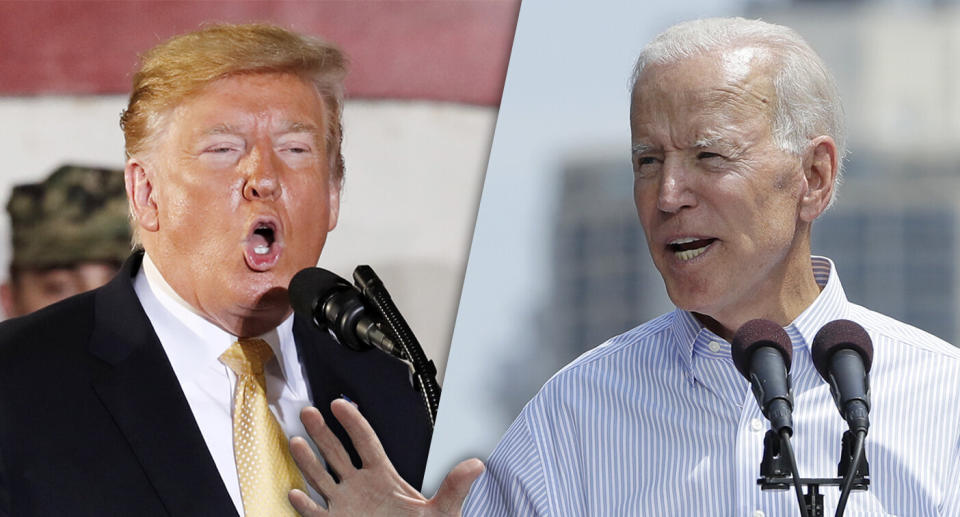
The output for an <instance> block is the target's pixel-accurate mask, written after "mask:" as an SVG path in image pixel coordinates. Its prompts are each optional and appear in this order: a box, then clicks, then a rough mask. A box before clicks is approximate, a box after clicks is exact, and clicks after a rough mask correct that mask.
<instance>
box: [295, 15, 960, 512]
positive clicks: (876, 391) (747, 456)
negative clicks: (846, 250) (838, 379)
mask: <svg viewBox="0 0 960 517" xmlns="http://www.w3.org/2000/svg"><path fill="white" fill-rule="evenodd" d="M631 101H632V102H631V109H630V127H631V136H632V141H631V143H632V158H633V171H634V184H633V187H634V200H635V202H636V208H637V215H638V216H639V219H640V224H641V226H642V227H643V229H644V232H645V235H646V240H647V244H648V247H649V250H650V254H651V256H652V257H653V262H654V264H655V265H656V267H657V269H658V271H659V272H660V274H661V276H662V277H663V280H664V283H665V285H666V289H667V292H668V294H669V296H670V298H671V300H672V301H673V303H674V304H675V305H676V307H677V308H676V310H674V311H672V312H670V313H668V314H665V315H663V316H660V317H658V318H655V319H653V320H651V321H649V322H647V323H644V324H642V325H640V326H638V327H636V328H634V329H632V330H629V331H627V332H625V333H624V334H621V335H619V336H616V337H614V338H612V339H610V340H609V341H607V342H606V343H604V344H603V345H601V346H599V347H597V348H595V349H594V350H592V351H590V352H587V353H586V354H584V355H583V356H581V357H580V358H578V359H577V360H575V361H574V362H573V363H571V364H569V365H568V366H566V367H565V368H564V369H563V370H561V371H560V372H558V373H557V374H556V375H554V376H553V378H551V379H550V380H549V381H547V383H546V384H545V385H544V386H543V388H542V389H541V390H540V392H539V393H538V394H537V395H536V396H535V397H534V398H533V400H531V401H530V403H529V404H527V406H526V407H525V408H524V409H523V411H522V412H521V414H520V415H519V417H517V419H516V420H515V421H514V423H513V425H512V426H511V427H510V429H509V430H508V431H507V433H506V435H505V436H504V438H503V439H502V440H501V442H500V444H499V445H498V446H497V448H496V449H495V450H494V452H493V453H492V454H491V456H490V458H489V460H488V463H487V471H486V472H485V473H484V474H483V475H482V477H480V478H479V480H478V481H477V482H476V483H475V484H474V485H473V487H472V489H471V492H470V495H469V497H468V498H467V502H466V505H465V506H464V508H463V513H464V514H465V515H468V516H483V517H499V516H503V517H506V516H518V515H523V516H532V515H536V516H551V517H566V516H574V515H575V516H586V515H593V516H598V515H611V516H635V515H636V516H639V515H656V516H691V515H754V516H756V517H763V516H787V515H798V513H799V512H798V506H799V504H798V499H797V498H795V493H794V492H793V491H792V490H761V488H760V487H759V486H758V485H757V478H758V477H759V474H760V464H761V459H762V454H763V451H764V448H765V446H764V442H765V436H766V433H765V432H766V431H767V429H768V427H769V426H770V424H769V423H768V422H767V419H766V418H765V417H764V414H763V413H762V412H761V409H760V408H759V407H758V404H757V403H756V401H755V400H754V397H753V395H752V394H751V389H750V384H749V383H748V382H747V380H746V379H745V378H744V377H743V376H742V375H741V373H740V372H739V371H738V367H737V366H735V364H734V361H733V359H732V357H731V351H732V348H733V347H732V345H731V341H732V339H731V338H732V337H733V336H734V334H735V332H736V331H737V329H739V328H741V326H743V325H744V324H745V323H746V322H748V321H750V320H753V319H755V318H762V319H765V320H768V321H767V325H768V328H769V329H771V330H775V331H777V332H779V333H780V334H782V339H783V341H781V343H783V342H785V343H784V344H783V345H782V346H783V347H784V349H790V350H792V357H793V360H792V367H791V370H790V371H791V374H792V378H793V401H794V404H793V408H794V419H793V422H794V426H793V431H794V433H793V437H792V443H793V444H794V448H795V450H796V460H797V463H798V472H799V475H800V477H801V478H807V479H809V478H829V477H833V476H834V475H835V474H836V473H837V468H838V467H837V465H838V463H839V462H840V461H841V437H842V436H843V433H844V430H845V429H846V428H847V425H846V423H845V422H844V421H843V419H842V418H841V416H840V415H839V414H838V412H837V409H836V407H835V404H834V400H833V397H832V396H831V387H830V385H829V384H828V383H827V382H826V381H825V380H824V378H822V377H821V375H820V374H819V373H818V371H817V368H816V367H815V365H814V360H813V357H812V356H813V354H812V353H811V348H812V345H813V343H814V342H815V336H817V335H818V334H819V332H820V330H821V329H822V328H823V327H824V326H825V325H827V324H828V323H830V322H833V321H835V320H840V319H846V320H851V321H853V322H856V323H857V324H859V325H860V326H862V328H863V329H865V331H866V333H867V335H869V337H870V339H871V340H872V343H873V352H872V357H873V363H872V364H873V367H872V370H871V371H870V393H869V399H870V402H871V404H870V406H871V408H872V411H871V412H870V415H869V420H870V421H871V424H870V434H869V436H868V437H867V439H866V449H865V451H866V459H867V461H868V464H869V469H868V473H869V479H870V484H869V489H868V490H866V491H858V492H855V493H854V494H853V495H851V496H850V497H849V499H848V500H847V505H846V509H847V515H910V516H921V515H922V516H957V515H960V413H958V412H957V406H958V405H960V351H958V350H957V349H956V348H954V347H952V346H951V345H949V344H947V343H945V342H943V341H941V340H940V339H937V338H936V337H934V336H931V335H929V334H927V333H925V332H923V331H921V330H919V329H916V328H913V327H911V326H909V325H906V324H903V323H900V322H897V321H894V320H893V319H891V318H888V317H886V316H883V315H880V314H877V313H875V312H873V311H870V310H868V309H866V308H864V307H861V306H858V305H856V304H853V303H850V302H849V301H848V300H847V299H846V297H845V295H844V293H843V288H842V286H841V284H840V276H839V273H838V271H837V269H838V268H836V267H835V266H834V264H833V262H832V261H830V260H829V259H827V258H825V257H814V256H811V246H810V232H811V228H812V225H813V222H814V220H816V219H817V218H818V217H819V216H820V215H821V214H822V213H823V212H824V210H826V208H827V206H828V205H829V204H830V203H831V201H832V199H833V198H834V192H835V190H836V184H837V178H838V176H839V171H840V163H841V158H842V156H843V154H844V151H843V148H844V144H843V142H844V138H843V128H842V116H841V111H840V103H839V97H838V95H837V89H836V87H835V86H834V82H833V79H832V77H831V76H830V74H829V73H828V72H827V70H826V67H825V66H824V64H823V63H822V61H821V60H820V58H819V57H818V56H817V55H816V54H815V53H814V51H813V50H812V49H811V48H810V47H809V46H808V45H807V44H806V42H805V41H803V39H802V38H801V37H800V36H799V35H797V34H796V33H795V32H794V31H793V30H791V29H789V28H787V27H782V26H777V25H772V24H768V23H764V22H761V21H756V20H744V19H741V18H733V19H707V20H696V21H691V22H685V23H681V24H679V25H676V26H674V27H671V28H669V29H667V30H666V31H665V32H664V33H662V34H661V35H659V36H658V37H657V38H656V39H654V41H653V42H651V43H650V44H649V45H648V46H647V47H646V48H645V49H644V50H643V51H642V52H641V55H640V57H639V59H638V60H637V66H636V68H635V73H634V81H633V87H632V91H631ZM848 323H849V322H848ZM841 324H842V325H844V326H847V324H843V323H841ZM781 328H782V330H781ZM834 328H835V327H834ZM847 328H850V327H847ZM765 339H766V338H765ZM778 339H779V338H778ZM846 351H847V352H849V350H846ZM788 363H789V361H788ZM861 380H862V378H861ZM781 400H782V399H781ZM838 404H839V403H838ZM341 411H342V413H343V414H342V415H341V419H342V420H347V421H349V422H350V428H351V429H353V430H355V435H356V436H355V440H354V441H355V443H369V442H371V441H372V440H371V438H370V436H369V435H370V433H371V430H370V429H369V428H364V426H363V425H362V420H361V419H360V413H361V412H362V408H361V411H360V412H357V411H355V410H353V409H352V408H349V407H343V408H341ZM440 432H443V430H442V429H440ZM325 434H326V432H324V433H318V435H319V436H318V438H320V440H319V441H320V443H323V444H330V445H328V446H327V447H321V452H326V451H327V449H328V448H332V449H336V447H337V446H336V444H335V443H334V441H333V440H331V439H329V438H328V437H325V436H324V435H325ZM773 436H774V440H772V441H774V442H776V441H777V440H776V436H777V435H776V434H774V435H773ZM293 447H294V456H295V457H296V458H297V459H298V461H299V463H300V464H301V465H303V467H304V469H305V471H307V472H310V473H311V475H310V476H308V477H309V479H311V480H312V481H313V482H314V483H315V484H316V486H317V487H318V488H319V490H320V492H322V493H324V494H326V495H328V497H330V498H332V499H333V500H334V504H333V508H334V509H338V508H339V509H341V510H343V513H338V512H335V511H334V512H329V513H328V512H325V511H324V510H322V509H319V508H317V507H313V506H311V504H310V502H309V501H307V500H306V499H305V498H304V497H302V496H301V495H299V494H298V495H297V496H296V504H297V508H299V509H301V510H302V511H303V513H304V514H305V515H307V516H310V517H314V516H322V515H349V514H350V513H351V512H350V509H349V508H348V504H353V503H355V504H357V506H356V507H357V508H361V509H362V511H361V512H359V513H362V514H363V515H368V516H369V515H390V516H401V515H459V514H460V505H459V501H456V500H454V499H452V498H444V499H443V500H442V504H436V501H426V500H423V499H422V498H419V499H416V504H413V503H410V502H409V500H410V499H411V498H412V497H411V496H410V495H409V492H410V490H409V489H408V488H407V487H403V486H402V482H400V481H399V477H398V476H395V475H392V473H391V472H390V471H389V469H387V468H385V467H383V466H382V463H381V465H380V466H379V468H380V470H382V471H384V475H381V476H375V475H374V472H373V470H374V469H369V470H368V471H367V472H364V470H363V469H361V470H360V471H357V472H353V471H352V470H351V469H349V468H346V467H343V468H340V469H339V470H338V472H341V474H342V475H341V477H342V478H343V479H345V480H346V481H341V482H340V483H339V484H337V483H334V482H333V481H332V480H331V479H330V478H329V476H326V475H324V472H323V471H322V470H319V469H316V468H314V467H313V462H312V461H311V460H312V458H311V456H310V452H309V451H308V450H307V449H306V448H305V444H304V443H303V442H301V441H300V440H299V439H295V441H294V443H293ZM770 452H771V454H776V455H777V458H781V456H780V450H779V448H776V449H773V448H772V449H771V450H770ZM329 454H330V453H328V455H329ZM361 454H366V455H368V456H374V454H373V453H372V452H370V451H361ZM784 455H785V453H784ZM848 461H849V460H848ZM477 470H478V469H477V467H476V463H475V462H473V463H465V464H461V465H460V466H458V467H456V468H455V469H454V471H453V472H452V473H451V475H450V476H448V479H447V482H448V483H453V484H457V483H462V482H463V481H464V480H465V479H469V478H470V476H472V475H476V472H477ZM354 479H356V480H357V482H356V483H353V484H352V486H351V487H349V488H352V489H353V490H355V491H357V492H361V493H362V492H363V491H364V490H369V489H368V488H367V487H369V486H371V485H373V484H374V482H375V481H374V480H376V481H377V482H378V483H379V485H378V488H377V490H376V492H378V493H382V494H391V493H394V494H403V498H396V499H395V500H392V501H387V500H386V499H388V498H387V497H383V498H381V499H380V500H378V503H379V504H377V505H375V506H374V505H371V504H370V503H369V501H370V500H371V499H372V497H371V496H370V495H366V497H363V498H360V500H356V501H353V500H351V497H350V496H351V495H352V493H351V491H350V490H348V487H347V486H345V485H346V484H349V483H350V482H351V481H352V480H354ZM398 485H399V487H398ZM821 494H822V495H823V500H822V505H823V509H824V510H825V513H820V514H819V515H835V512H838V507H839V506H841V501H840V500H841V498H840V491H839V490H837V487H836V486H824V487H822V488H821ZM839 514H842V510H841V511H839ZM810 515H813V514H810Z"/></svg>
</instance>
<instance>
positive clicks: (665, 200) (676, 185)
mask: <svg viewBox="0 0 960 517" xmlns="http://www.w3.org/2000/svg"><path fill="white" fill-rule="evenodd" d="M692 174H693V172H692V171H691V170H690V169H689V168H688V167H687V166H686V165H685V164H683V163H681V160H680V159H679V157H677V156H669V155H668V156H667V157H666V158H665V159H664V162H663V169H662V171H661V174H660V185H659V189H658V191H657V208H658V209H659V210H660V211H661V212H666V213H676V212H679V211H680V210H681V209H683V208H688V207H693V206H696V204H697V197H696V195H695V194H694V192H693V190H692V186H693V185H692V183H693V181H694V178H693V177H692Z"/></svg>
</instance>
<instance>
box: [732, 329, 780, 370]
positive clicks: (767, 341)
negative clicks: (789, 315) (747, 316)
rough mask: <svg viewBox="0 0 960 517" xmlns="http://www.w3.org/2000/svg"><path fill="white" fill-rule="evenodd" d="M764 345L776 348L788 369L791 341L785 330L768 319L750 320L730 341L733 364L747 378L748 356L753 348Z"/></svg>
mask: <svg viewBox="0 0 960 517" xmlns="http://www.w3.org/2000/svg"><path fill="white" fill-rule="evenodd" d="M764 346H769V347H772V348H775V349H777V350H778V351H779V352H780V355H782V356H783V364H784V366H786V367H787V371H789V370H790V360H791V359H792V358H793V343H791V341H790V336H788V335H787V331H786V330H783V327H781V326H780V325H777V324H776V323H774V322H772V321H770V320H765V319H755V320H750V321H748V322H746V323H744V324H743V325H742V326H741V327H740V328H739V329H738V330H737V332H736V334H734V335H733V343H731V352H732V354H733V364H734V365H736V367H737V370H739V371H740V374H741V375H743V376H744V377H746V378H747V379H750V356H751V355H753V351H754V350H756V349H757V348H760V347H764Z"/></svg>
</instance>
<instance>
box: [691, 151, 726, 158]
mask: <svg viewBox="0 0 960 517" xmlns="http://www.w3.org/2000/svg"><path fill="white" fill-rule="evenodd" d="M709 158H723V156H722V155H719V154H717V153H711V152H710V151H700V152H699V153H697V159H698V160H706V159H709Z"/></svg>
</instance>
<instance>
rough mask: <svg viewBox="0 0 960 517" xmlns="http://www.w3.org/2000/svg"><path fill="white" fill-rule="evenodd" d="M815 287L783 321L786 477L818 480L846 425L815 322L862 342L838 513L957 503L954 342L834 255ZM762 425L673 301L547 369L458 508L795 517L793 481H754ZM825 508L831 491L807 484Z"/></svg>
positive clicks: (915, 513)
mask: <svg viewBox="0 0 960 517" xmlns="http://www.w3.org/2000/svg"><path fill="white" fill-rule="evenodd" d="M812 266H813V272H814V276H815V277H816V279H817V283H818V284H819V285H820V286H821V287H822V288H823V290H822V291H821V292H820V295H819V296H818V297H817V299H816V300H815V301H814V302H813V304H811V305H810V306H809V307H808V308H807V309H806V310H805V311H803V313H801V314H800V315H799V316H798V317H797V318H796V319H795V320H794V321H793V322H792V323H791V324H790V325H788V326H787V327H786V328H785V330H786V331H787V334H788V335H789V336H790V339H791V341H792V343H793V364H792V367H791V375H792V377H793V393H794V397H795V399H794V409H793V421H794V430H795V432H794V435H793V438H792V440H791V441H792V443H793V447H794V450H795V451H796V458H797V463H798V467H799V472H800V476H801V477H806V478H811V477H823V478H827V477H833V476H835V475H836V474H837V462H838V461H839V459H840V438H841V436H842V434H843V431H844V430H845V429H846V427H847V426H846V424H845V423H844V422H843V420H842V419H841V417H840V414H839V412H838V411H837V408H836V406H835V405H834V402H833V399H832V397H831V396H830V389H829V386H828V385H827V383H826V382H825V381H824V380H823V379H822V378H821V377H820V375H819V374H818V373H817V372H816V369H815V368H814V365H813V361H812V359H811V356H810V344H811V343H812V341H813V338H814V336H815V335H816V333H817V332H818V331H819V330H820V328H821V327H822V326H823V325H824V324H825V323H827V322H829V321H832V320H835V319H840V318H845V319H850V320H853V321H856V322H858V323H860V324H861V325H863V327H864V328H865V329H866V330H867V332H868V333H869V335H870V337H871V339H872V340H873V347H874V357H873V368H872V370H871V371H870V385H871V386H870V389H871V394H870V398H871V403H872V404H871V408H870V421H871V427H870V434H868V435H867V439H866V458H867V461H868V462H869V465H870V488H869V490H868V491H866V492H853V493H852V494H851V495H850V499H849V500H848V503H847V511H846V513H845V515H846V516H847V517H854V516H859V517H865V516H872V517H880V516H886V515H897V516H901V517H956V516H958V515H960V412H958V411H957V407H958V406H960V350H958V349H957V348H954V347H952V346H950V345H949V344H947V343H945V342H943V341H941V340H940V339H937V338H936V337H934V336H931V335H930V334H927V333H925V332H923V331H921V330H918V329H916V328H914V327H911V326H909V325H906V324H904V323H901V322H898V321H895V320H893V319H891V318H888V317H886V316H883V315H881V314H878V313H875V312H873V311H870V310H868V309H865V308H863V307H861V306H858V305H856V304H853V303H850V302H849V301H847V299H846V296H845V295H844V293H843V288H842V287H841V285H840V279H839V277H838V275H837V273H836V268H834V267H833V263H832V262H831V261H830V260H828V259H826V258H823V257H813V259H812ZM768 428H769V424H768V422H767V420H766V419H765V418H763V415H762V414H761V413H760V409H759V407H758V406H757V403H756V401H755V400H754V397H753V395H752V394H751V392H750V386H749V384H748V383H747V381H746V379H744V378H743V376H741V375H740V374H739V373H738V372H737V370H736V368H735V367H734V365H733V360H732V359H731V356H730V344H729V343H728V342H727V341H725V340H724V339H722V338H720V337H719V336H717V335H716V334H714V333H713V332H711V331H710V330H708V329H706V328H704V327H703V325H702V324H700V322H699V321H697V319H696V318H695V317H694V316H693V315H692V314H691V313H689V312H687V311H683V310H679V309H678V310H676V311H674V312H672V313H669V314H666V315H664V316H661V317H659V318H656V319H654V320H652V321H650V322H647V323H645V324H643V325H641V326H639V327H637V328H635V329H633V330H630V331H628V332H626V333H624V334H622V335H620V336H617V337H615V338H613V339H611V340H610V341H608V342H607V343H605V344H604V345H602V346H600V347H598V348H596V349H594V350H592V351H590V352H587V353H586V354H584V355H583V356H581V357H580V358H579V359H577V360H575V361H574V362H573V363H571V364H570V365H568V366H567V367H565V368H564V369H563V370H561V371H560V372H559V373H557V374H556V375H555V376H554V377H553V378H552V379H550V380H549V381H547V383H546V384H545V385H544V387H543V389H542V390H541V391H540V393H538V394H537V396H536V397H534V399H533V400H532V401H530V403H529V404H528V405H527V406H526V407H525V408H524V410H523V412H522V413H521V414H520V416H519V417H518V418H517V420H516V421H515V422H514V423H513V425H512V426H511V427H510V430H509V431H507V434H506V436H505V437H504V438H503V440H502V441H501V442H500V444H499V445H498V446H497V449H496V450H495V451H494V452H493V454H492V455H491V456H490V459H489V460H488V462H487V470H486V472H484V473H483V475H482V476H481V477H480V479H479V480H478V481H477V482H476V483H474V484H473V487H472V489H471V492H470V495H469V497H468V499H467V503H466V506H465V508H464V510H463V515H464V516H466V517H469V516H482V517H494V516H495V517H501V516H503V517H505V516H510V517H513V516H541V517H548V516H549V517H566V516H573V515H584V516H586V515H590V516H606V515H610V516H617V517H623V516H646V515H656V516H689V515H705V516H751V515H752V516H756V517H764V516H766V517H773V516H776V517H780V516H789V515H798V513H799V511H798V508H797V502H796V498H795V495H794V493H793V491H792V490H784V491H762V490H760V487H759V486H757V477H758V476H759V473H760V460H761V455H762V452H763V437H764V434H765V431H766V430H767V429H768ZM821 493H822V494H823V495H824V506H825V515H833V514H834V511H835V508H836V506H837V499H838V497H839V490H838V489H837V487H835V486H834V487H828V486H825V487H821Z"/></svg>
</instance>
